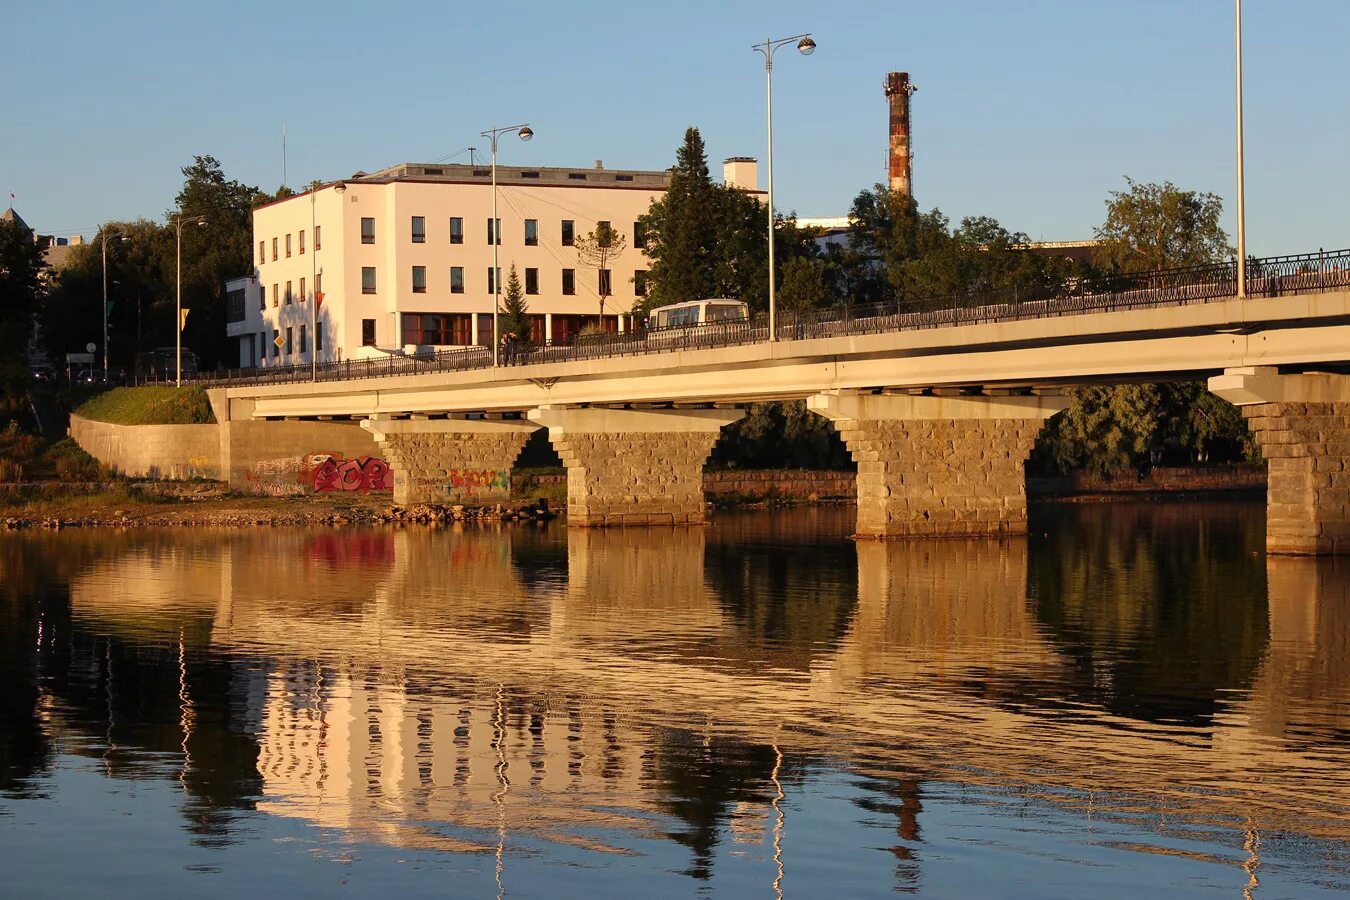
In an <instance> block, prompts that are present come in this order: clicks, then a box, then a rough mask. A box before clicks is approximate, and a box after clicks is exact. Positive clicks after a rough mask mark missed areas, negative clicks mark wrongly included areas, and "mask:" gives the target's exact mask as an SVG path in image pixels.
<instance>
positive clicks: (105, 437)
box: [70, 415, 221, 480]
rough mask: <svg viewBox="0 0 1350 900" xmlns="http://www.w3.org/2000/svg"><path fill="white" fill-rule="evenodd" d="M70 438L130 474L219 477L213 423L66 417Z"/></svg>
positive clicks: (217, 439) (217, 435) (216, 430)
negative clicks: (122, 421)
mask: <svg viewBox="0 0 1350 900" xmlns="http://www.w3.org/2000/svg"><path fill="white" fill-rule="evenodd" d="M70 436H71V437H72V438H74V440H75V443H77V444H79V445H80V446H81V447H82V448H83V449H84V451H85V452H86V453H88V454H89V455H90V456H92V457H94V458H95V459H97V460H98V461H99V462H101V463H105V464H106V465H108V466H111V467H112V468H113V469H114V470H115V471H116V472H118V473H119V474H121V475H127V476H130V477H133V478H172V479H186V478H210V479H212V480H219V479H220V477H221V465H220V430H219V428H218V426H216V425H113V424H112V423H110V422H96V421H94V420H93V419H86V418H83V417H82V416H76V415H72V416H71V417H70Z"/></svg>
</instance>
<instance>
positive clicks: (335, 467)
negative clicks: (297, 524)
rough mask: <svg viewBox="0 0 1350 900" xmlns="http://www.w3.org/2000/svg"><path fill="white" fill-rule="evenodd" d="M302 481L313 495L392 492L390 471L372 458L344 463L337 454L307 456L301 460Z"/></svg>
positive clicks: (387, 466) (344, 460)
mask: <svg viewBox="0 0 1350 900" xmlns="http://www.w3.org/2000/svg"><path fill="white" fill-rule="evenodd" d="M302 481H303V482H304V483H305V484H306V485H307V486H308V487H309V488H310V489H311V490H313V491H315V492H316V493H322V492H326V491H356V492H359V493H362V494H366V493H369V492H371V491H391V490H393V489H394V470H393V469H391V468H389V463H387V462H385V461H384V460H382V459H379V458H377V457H374V456H356V457H352V458H351V459H346V458H344V457H343V455H342V454H341V453H311V454H309V455H308V456H306V457H305V465H304V469H303V471H302Z"/></svg>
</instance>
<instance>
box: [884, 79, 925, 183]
mask: <svg viewBox="0 0 1350 900" xmlns="http://www.w3.org/2000/svg"><path fill="white" fill-rule="evenodd" d="M885 87H886V99H887V100H889V101H890V104H891V143H890V155H889V156H888V158H887V170H888V173H889V175H890V185H891V190H892V191H893V192H895V193H897V194H904V195H905V196H906V197H909V196H913V193H914V192H913V189H912V187H913V185H912V182H911V178H912V176H913V168H912V160H911V157H910V130H909V95H910V94H912V93H914V92H915V91H917V90H918V88H916V87H915V86H914V85H912V84H910V83H909V73H908V72H891V73H890V74H889V75H887V76H886V85H885Z"/></svg>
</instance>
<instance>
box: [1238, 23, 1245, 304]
mask: <svg viewBox="0 0 1350 900" xmlns="http://www.w3.org/2000/svg"><path fill="white" fill-rule="evenodd" d="M1236 3H1237V295H1238V299H1239V300H1241V299H1243V298H1244V297H1246V296H1247V203H1246V198H1245V197H1244V196H1243V194H1244V193H1245V184H1244V183H1245V182H1246V180H1247V176H1246V173H1245V171H1244V169H1243V162H1242V0H1236Z"/></svg>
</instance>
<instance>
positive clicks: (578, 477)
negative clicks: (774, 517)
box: [527, 407, 745, 526]
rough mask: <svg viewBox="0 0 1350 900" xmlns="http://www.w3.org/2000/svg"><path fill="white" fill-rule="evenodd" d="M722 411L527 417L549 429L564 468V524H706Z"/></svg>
mask: <svg viewBox="0 0 1350 900" xmlns="http://www.w3.org/2000/svg"><path fill="white" fill-rule="evenodd" d="M744 415H745V413H744V412H742V411H740V410H724V409H654V410H636V409H607V408H587V409H560V408H554V407H540V408H539V409H534V410H531V411H530V412H529V413H527V417H528V418H529V419H530V421H532V422H537V423H539V424H540V425H544V426H547V427H548V436H549V440H550V441H552V442H553V446H554V448H555V449H556V450H557V451H558V455H559V456H561V457H562V461H563V465H565V466H566V467H567V524H568V525H576V526H597V525H701V524H703V522H704V521H705V513H704V499H703V464H704V463H705V462H706V461H707V459H708V454H709V453H711V452H712V448H713V445H714V444H716V443H717V438H718V435H719V433H720V432H721V430H722V429H723V428H724V427H725V426H727V425H730V424H731V423H732V422H735V421H737V420H739V419H740V418H741V417H742V416H744Z"/></svg>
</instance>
